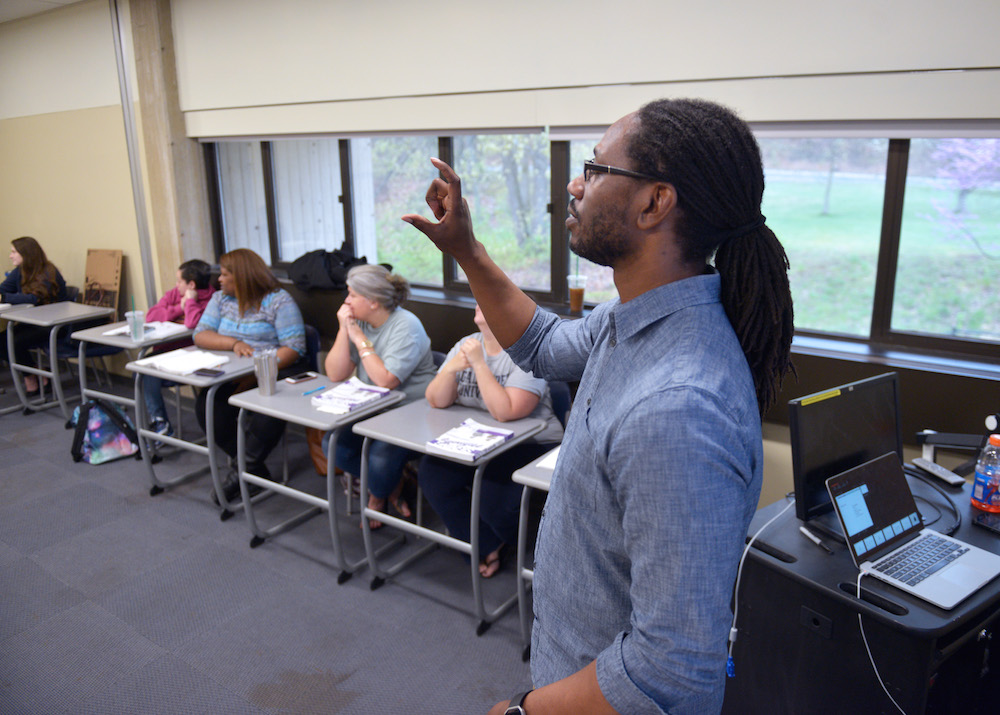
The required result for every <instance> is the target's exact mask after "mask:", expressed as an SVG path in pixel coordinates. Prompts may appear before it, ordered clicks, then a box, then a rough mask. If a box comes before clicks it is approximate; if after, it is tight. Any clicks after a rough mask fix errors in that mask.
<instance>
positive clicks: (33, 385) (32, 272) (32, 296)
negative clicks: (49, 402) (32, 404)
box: [0, 236, 66, 395]
mask: <svg viewBox="0 0 1000 715" xmlns="http://www.w3.org/2000/svg"><path fill="white" fill-rule="evenodd" d="M10 262H11V263H13V264H14V270H12V271H10V272H9V273H8V274H7V276H6V278H4V280H3V283H0V303H27V304H29V305H46V304H48V303H56V302H58V301H61V300H66V281H64V280H63V277H62V274H61V273H59V269H58V268H56V267H55V264H53V263H52V261H50V260H49V259H48V257H47V256H46V255H45V251H43V250H42V247H41V246H40V245H39V243H38V241H36V240H35V239H33V238H32V237H31V236H21V238H15V239H14V240H13V241H11V249H10ZM15 337H16V339H17V342H16V343H15V344H14V360H15V361H16V362H18V363H19V364H22V365H24V364H28V363H29V362H30V361H31V353H30V351H31V350H32V349H33V348H41V347H45V346H47V345H48V342H49V329H48V328H44V327H41V326H38V325H21V326H19V327H18V328H17V333H16V335H15ZM24 388H25V390H27V392H28V394H29V395H33V394H35V393H37V392H38V378H37V377H36V376H35V375H25V376H24Z"/></svg>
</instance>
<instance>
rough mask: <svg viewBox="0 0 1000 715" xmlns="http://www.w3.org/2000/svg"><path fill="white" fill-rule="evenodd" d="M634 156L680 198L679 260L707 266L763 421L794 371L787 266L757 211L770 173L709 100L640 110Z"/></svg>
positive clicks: (740, 126)
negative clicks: (718, 286) (711, 264)
mask: <svg viewBox="0 0 1000 715" xmlns="http://www.w3.org/2000/svg"><path fill="white" fill-rule="evenodd" d="M638 118H639V125H638V127H637V129H636V131H634V132H633V133H632V134H631V137H630V141H629V146H628V151H629V155H630V157H631V159H632V160H633V161H634V162H635V167H636V169H637V170H639V171H642V172H645V173H649V174H652V175H654V176H661V177H663V178H665V179H667V180H668V181H670V183H671V184H673V186H674V188H675V189H676V191H677V205H678V208H679V209H680V220H679V222H678V224H677V231H678V235H679V237H680V240H681V242H682V243H681V250H682V253H683V258H684V259H685V260H688V261H706V262H707V261H708V260H709V258H710V257H711V256H712V254H713V253H714V254H715V267H716V269H717V270H718V271H719V274H720V277H721V279H722V296H721V298H722V306H723V308H725V311H726V315H727V316H729V322H730V323H731V324H732V326H733V329H734V330H735V331H736V335H737V337H738V338H739V341H740V346H741V347H742V348H743V353H744V354H745V355H746V359H747V362H748V363H749V365H750V371H751V373H752V374H753V380H754V387H755V389H756V391H757V405H758V407H759V409H760V413H761V415H763V414H764V413H765V412H766V411H767V409H768V408H769V407H771V405H773V404H774V402H775V400H776V399H777V396H778V391H779V390H780V389H781V381H782V379H783V378H784V376H785V375H786V374H787V373H788V372H789V371H793V370H794V368H793V366H792V364H791V359H790V352H791V344H792V332H793V324H792V317H793V311H792V295H791V291H790V289H789V286H788V257H787V256H786V255H785V249H784V248H783V247H782V245H781V243H780V242H779V241H778V239H777V237H776V236H775V235H774V233H773V232H772V231H771V229H769V228H768V227H767V226H766V225H765V223H764V217H763V216H762V215H761V212H760V205H761V198H762V196H763V194H764V169H763V166H762V163H761V158H760V148H759V147H758V146H757V141H756V140H755V139H754V137H753V134H752V133H751V132H750V128H749V127H748V126H747V125H746V123H744V122H743V121H742V120H741V119H739V118H738V117H737V116H736V115H735V114H733V113H732V112H731V111H729V110H728V109H726V108H725V107H721V106H719V105H717V104H713V103H712V102H707V101H704V100H692V99H679V100H669V99H661V100H657V101H654V102H650V103H649V104H647V105H645V106H644V107H642V108H641V109H640V110H639V113H638Z"/></svg>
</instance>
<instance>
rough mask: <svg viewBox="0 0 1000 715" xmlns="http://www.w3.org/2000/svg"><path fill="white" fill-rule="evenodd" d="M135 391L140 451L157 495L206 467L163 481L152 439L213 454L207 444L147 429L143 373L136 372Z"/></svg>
mask: <svg viewBox="0 0 1000 715" xmlns="http://www.w3.org/2000/svg"><path fill="white" fill-rule="evenodd" d="M134 392H135V433H136V435H138V438H139V453H140V454H141V455H142V461H143V463H144V464H145V465H146V471H147V472H148V473H149V481H150V484H151V486H150V488H149V496H151V497H155V496H156V495H157V494H161V493H162V492H163V490H164V489H166V488H167V487H172V486H174V485H175V484H180V483H181V482H185V481H187V480H188V479H191V478H192V477H195V476H197V475H199V474H201V473H202V472H204V471H205V469H206V468H205V467H198V468H197V469H195V470H193V471H191V472H188V473H186V474H182V475H180V476H178V477H175V478H174V479H171V480H170V481H168V482H165V481H162V480H160V479H158V478H157V476H156V470H155V469H154V468H153V462H154V459H153V449H152V446H151V444H152V441H154V440H155V441H160V442H163V443H164V444H169V445H172V446H174V447H180V448H181V449H186V450H187V451H189V452H195V453H196V454H211V450H210V449H209V448H208V447H206V446H205V445H201V444H195V443H194V442H188V441H186V440H183V439H178V438H176V437H167V436H166V435H161V434H158V433H156V432H154V431H152V430H150V429H146V427H145V424H146V422H147V421H148V419H149V415H147V414H146V400H145V398H144V397H143V387H142V375H141V374H140V373H135V381H134ZM209 444H211V442H209ZM211 464H212V461H211V457H209V468H211Z"/></svg>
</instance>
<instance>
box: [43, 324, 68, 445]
mask: <svg viewBox="0 0 1000 715" xmlns="http://www.w3.org/2000/svg"><path fill="white" fill-rule="evenodd" d="M59 328H60V326H58V325H53V326H52V330H50V331H49V377H50V379H51V380H52V388H53V389H54V390H55V393H56V400H57V401H58V402H59V407H60V408H62V413H63V417H65V418H66V422H67V424H66V426H67V427H69V421H70V419H71V418H72V416H73V415H72V414H71V413H70V411H69V405H67V404H66V394H65V393H64V392H63V386H62V379H61V378H60V377H59V358H58V357H57V356H56V347H57V346H56V343H57V342H58V341H59Z"/></svg>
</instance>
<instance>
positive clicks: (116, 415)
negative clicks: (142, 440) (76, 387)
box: [70, 398, 139, 464]
mask: <svg viewBox="0 0 1000 715" xmlns="http://www.w3.org/2000/svg"><path fill="white" fill-rule="evenodd" d="M70 424H72V425H75V426H76V429H75V431H74V432H73V446H72V447H70V454H71V455H73V461H74V462H81V461H82V462H86V463H87V464H103V463H104V462H110V461H112V460H114V459H121V458H122V457H131V456H132V455H133V454H136V452H138V451H139V438H138V436H137V435H136V433H135V427H133V426H132V421H131V420H130V419H129V418H128V415H126V414H125V413H124V412H123V411H122V409H121V407H119V406H118V405H115V404H112V403H110V402H108V401H107V400H102V399H100V398H96V399H93V400H90V401H89V402H84V403H83V404H82V405H80V406H79V407H77V408H76V409H74V410H73V418H72V419H71V420H70Z"/></svg>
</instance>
